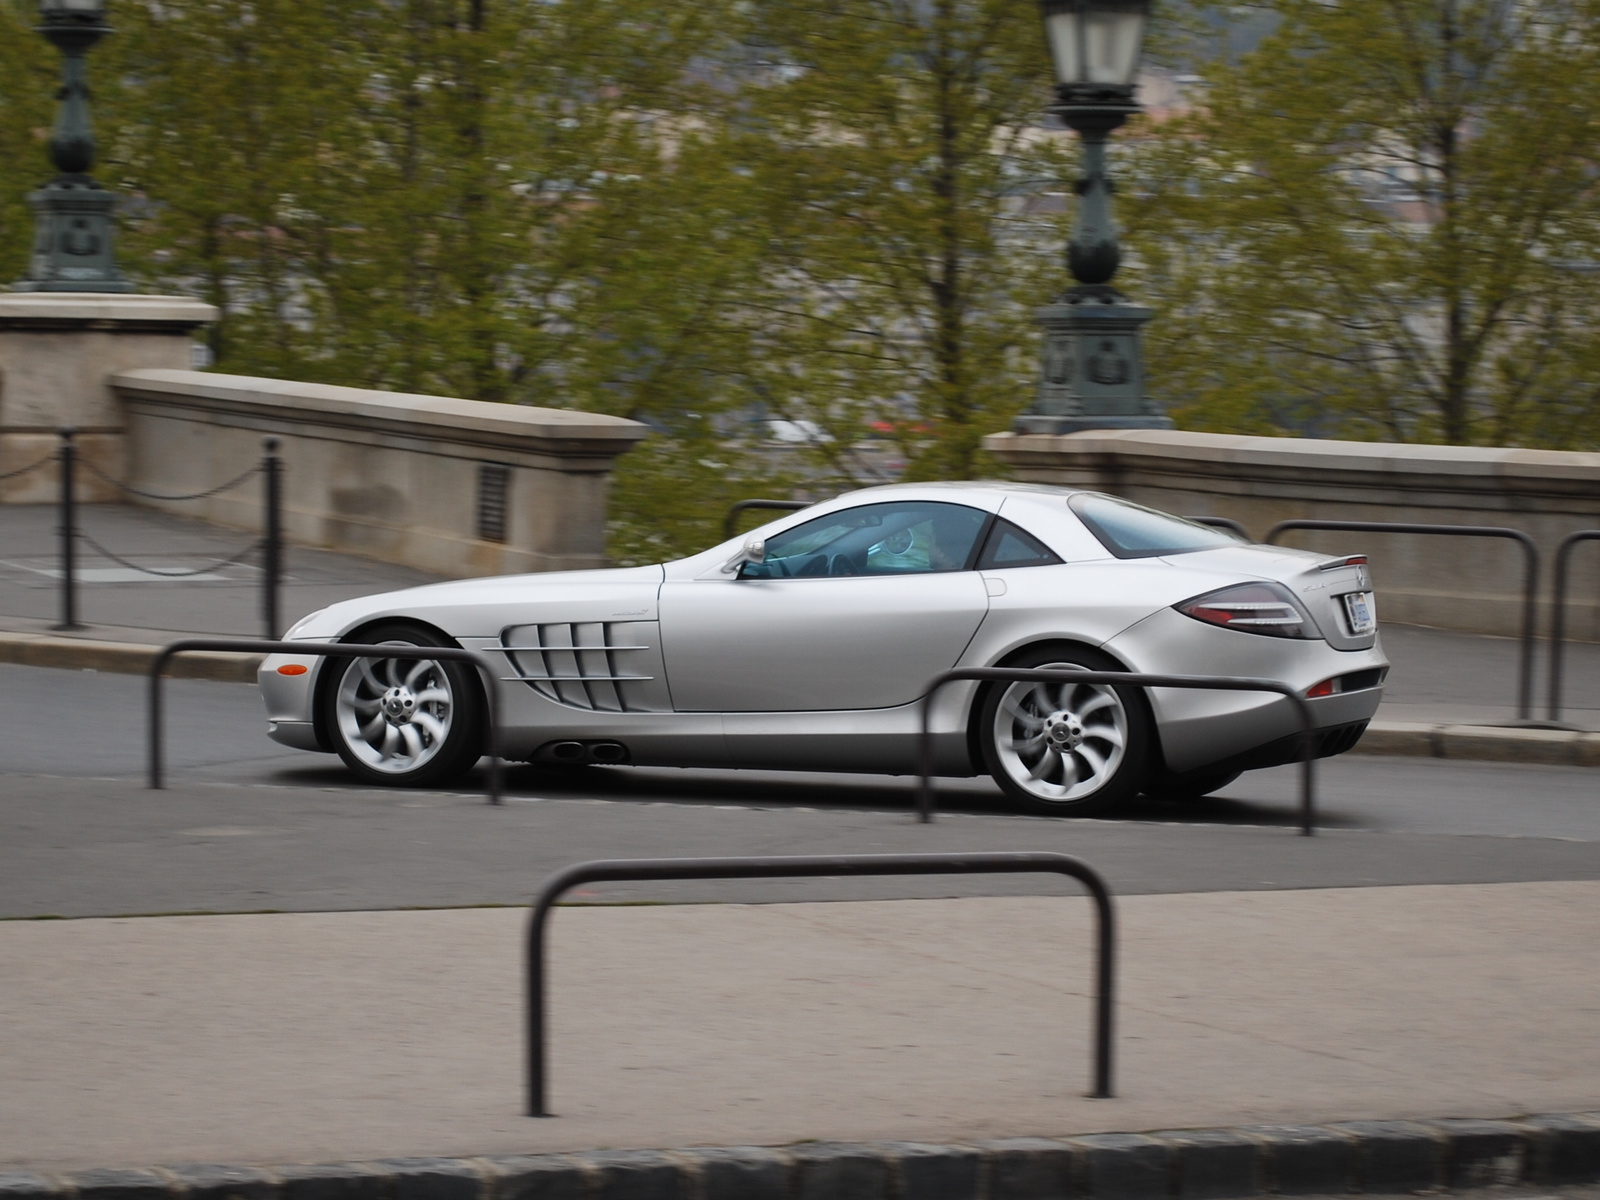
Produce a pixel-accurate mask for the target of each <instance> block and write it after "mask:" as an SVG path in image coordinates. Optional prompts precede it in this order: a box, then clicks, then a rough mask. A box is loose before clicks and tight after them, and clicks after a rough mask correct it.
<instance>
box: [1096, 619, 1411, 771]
mask: <svg viewBox="0 0 1600 1200" xmlns="http://www.w3.org/2000/svg"><path fill="white" fill-rule="evenodd" d="M1106 649H1107V650H1108V651H1110V652H1111V653H1113V654H1115V655H1116V656H1117V657H1118V658H1119V659H1121V660H1122V661H1123V662H1125V663H1128V664H1129V666H1130V667H1131V668H1132V669H1133V670H1136V671H1151V672H1158V673H1164V674H1165V673H1171V674H1179V675H1220V676H1234V677H1240V676H1243V677H1249V678H1257V679H1273V680H1279V681H1281V682H1283V683H1285V684H1287V685H1288V686H1289V687H1292V688H1294V689H1295V690H1296V691H1299V692H1300V693H1301V694H1302V695H1304V694H1305V692H1306V691H1307V690H1310V689H1311V688H1312V687H1313V686H1315V685H1317V684H1318V683H1320V682H1321V681H1323V680H1326V679H1337V680H1339V681H1340V687H1341V688H1343V687H1345V686H1348V687H1350V688H1351V689H1352V690H1350V691H1344V690H1340V691H1337V692H1335V693H1334V694H1333V695H1329V696H1319V697H1317V698H1316V699H1314V700H1308V701H1307V704H1308V705H1309V706H1310V709H1311V724H1312V728H1313V729H1314V730H1316V731H1317V734H1318V737H1319V746H1320V745H1321V742H1322V740H1326V742H1327V745H1328V747H1329V749H1327V750H1322V751H1319V756H1326V755H1329V754H1341V753H1343V752H1344V751H1345V750H1348V749H1349V748H1350V746H1352V745H1354V744H1355V741H1356V739H1357V738H1359V737H1360V730H1356V732H1354V733H1350V732H1348V731H1349V730H1351V729H1352V728H1353V727H1355V726H1360V728H1361V729H1365V727H1366V724H1367V722H1368V721H1370V720H1372V718H1373V716H1374V715H1375V714H1376V713H1377V711H1378V705H1379V703H1380V702H1381V701H1382V699H1383V687H1382V683H1381V680H1382V678H1383V676H1384V674H1385V673H1386V671H1387V669H1388V665H1389V664H1388V660H1387V659H1385V658H1384V656H1383V651H1382V649H1381V647H1379V646H1378V645H1373V646H1372V647H1371V648H1370V649H1364V650H1337V649H1334V648H1333V647H1332V646H1330V645H1329V644H1328V643H1327V642H1325V641H1321V640H1312V641H1299V640H1291V639H1288V638H1272V637H1263V636H1261V635H1259V634H1251V633H1240V632H1238V631H1236V630H1231V629H1219V628H1216V627H1213V626H1210V625H1206V624H1204V623H1203V622H1200V621H1195V620H1191V619H1190V618H1188V617H1185V616H1183V615H1182V614H1181V613H1179V612H1176V611H1175V610H1173V609H1165V610H1162V611H1161V612H1158V613H1156V614H1154V615H1152V616H1150V617H1148V618H1146V619H1145V620H1144V621H1141V622H1140V623H1139V624H1137V625H1135V626H1133V627H1132V628H1131V629H1128V630H1125V631H1124V632H1123V633H1121V634H1119V635H1118V636H1117V637H1116V638H1114V639H1112V641H1111V642H1109V643H1108V644H1107V646H1106ZM1147 695H1148V696H1149V700H1150V707H1151V710H1152V712H1153V715H1154V716H1155V719H1156V726H1157V728H1158V730H1159V731H1160V738H1161V752H1162V755H1163V758H1164V759H1165V766H1166V769H1167V770H1168V771H1169V772H1171V773H1172V774H1175V775H1181V774H1187V773H1189V772H1192V771H1200V770H1204V771H1207V772H1210V771H1212V770H1214V769H1215V770H1222V769H1224V768H1227V769H1238V770H1250V769H1254V768H1256V767H1260V766H1272V765H1276V764H1278V763H1283V762H1289V761H1292V760H1293V756H1294V755H1293V744H1292V743H1293V738H1294V736H1295V735H1296V734H1297V733H1298V732H1299V731H1300V727H1301V726H1300V711H1299V707H1298V706H1297V705H1296V704H1295V702H1294V701H1292V700H1290V699H1289V698H1288V697H1286V696H1281V695H1278V694H1276V693H1273V692H1234V691H1212V690H1209V689H1189V688H1184V689H1178V688H1150V689H1149V690H1148V692H1147ZM1286 741H1287V742H1288V743H1289V748H1288V750H1287V751H1285V749H1284V748H1283V743H1285V742H1286ZM1258 757H1259V761H1257V759H1258ZM1239 764H1248V765H1239Z"/></svg>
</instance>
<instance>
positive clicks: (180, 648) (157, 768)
mask: <svg viewBox="0 0 1600 1200" xmlns="http://www.w3.org/2000/svg"><path fill="white" fill-rule="evenodd" d="M192 650H234V651H239V652H241V653H245V654H304V655H316V656H317V657H320V658H399V659H409V660H411V661H413V662H422V661H426V660H434V661H446V662H464V663H471V664H472V665H473V666H475V667H477V668H478V673H479V674H480V675H482V676H483V679H484V684H485V686H484V703H485V704H486V705H487V706H488V709H489V746H488V753H489V786H488V789H487V791H488V800H489V803H490V804H499V803H500V796H501V793H502V792H503V790H504V786H503V785H504V779H503V775H504V765H503V763H502V762H501V759H500V750H501V741H500V715H501V714H502V713H503V712H504V711H505V706H504V703H503V701H504V695H503V694H502V692H501V690H500V678H499V676H497V675H496V674H495V668H494V664H493V663H491V662H490V661H489V660H488V659H487V658H485V657H484V656H483V655H482V654H480V653H479V652H478V651H476V650H463V649H461V648H460V647H458V646H401V645H386V646H367V645H362V644H360V643H352V642H271V641H264V640H258V639H254V638H184V639H183V640H182V641H177V642H173V643H172V644H171V645H169V646H165V647H163V648H162V650H161V653H159V654H157V655H156V657H155V660H154V661H153V662H152V663H151V664H150V787H151V788H154V789H158V790H159V789H160V788H162V787H164V786H165V784H164V783H163V780H162V724H163V721H162V690H161V681H162V679H163V678H164V677H165V672H166V669H167V663H168V662H169V661H170V660H171V659H172V658H173V656H174V655H178V654H185V653H188V652H189V651H192Z"/></svg>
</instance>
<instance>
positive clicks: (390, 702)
mask: <svg viewBox="0 0 1600 1200" xmlns="http://www.w3.org/2000/svg"><path fill="white" fill-rule="evenodd" d="M348 640H350V641H357V642H364V643H368V644H381V643H385V642H392V643H396V644H400V645H407V646H453V645H454V644H455V643H453V642H451V641H450V640H449V639H448V638H445V637H443V636H441V635H440V634H437V633H434V632H432V631H431V630H427V629H422V628H419V627H418V626H415V625H408V624H405V623H402V622H389V623H386V624H383V625H376V626H373V627H372V628H370V629H366V630H363V631H362V632H360V633H359V634H357V635H356V636H355V637H353V638H350V639H348ZM327 670H328V671H329V672H331V675H330V678H329V680H328V683H327V685H326V686H324V687H323V688H322V689H321V691H322V721H323V728H325V729H326V730H327V733H328V740H329V741H330V742H331V743H332V744H333V748H334V750H336V751H337V752H338V754H339V757H340V758H342V759H343V760H344V763H345V765H346V766H347V767H349V768H350V770H351V771H353V772H354V773H355V774H357V775H359V776H360V777H361V778H362V779H364V780H366V781H368V782H369V783H380V784H386V785H389V786H396V785H398V786H402V787H439V786H442V785H446V784H450V783H453V782H455V781H456V780H458V779H460V778H461V777H462V776H463V775H465V774H466V773H467V772H468V771H469V770H471V769H472V766H473V764H474V763H476V762H477V761H478V759H479V758H480V757H481V756H482V754H483V745H484V736H483V729H484V708H485V706H484V701H483V691H482V687H481V685H480V683H479V681H478V679H477V672H476V671H475V670H474V669H473V667H472V666H471V664H469V663H461V662H443V661H438V660H432V659H429V660H425V661H422V662H416V661H408V660H402V659H382V658H365V659H330V660H329V661H328V666H327Z"/></svg>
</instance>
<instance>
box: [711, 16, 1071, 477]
mask: <svg viewBox="0 0 1600 1200" xmlns="http://www.w3.org/2000/svg"><path fill="white" fill-rule="evenodd" d="M745 36H746V38H747V39H748V41H749V42H750V44H751V45H752V46H754V47H759V49H760V54H761V59H760V61H761V64H762V67H763V68H764V72H765V75H764V77H763V78H762V79H760V81H759V82H758V83H757V84H756V85H755V86H753V87H749V88H747V89H745V91H744V92H743V94H742V95H741V96H740V101H741V103H742V104H743V105H744V106H745V109H744V112H743V115H744V117H745V122H744V123H743V126H742V132H743V135H744V136H743V146H744V147H745V149H744V154H745V156H746V158H747V160H748V161H749V163H750V164H751V169H752V172H753V180H754V185H755V187H756V188H757V189H759V191H760V192H761V193H762V195H763V196H764V199H765V205H766V209H767V212H768V214H769V217H768V222H767V229H766V236H767V238H768V252H769V256H770V262H771V266H770V267H769V268H768V270H767V271H766V272H765V273H764V274H763V276H762V279H761V281H760V282H761V283H763V284H765V285H766V286H765V290H764V294H763V293H758V294H756V295H754V296H753V297H752V301H751V309H752V311H754V312H757V313H759V314H760V315H761V317H762V319H763V323H764V329H763V330H762V331H761V336H760V342H761V344H762V346H763V347H764V348H765V353H763V354H762V355H760V356H759V362H760V364H761V365H762V366H763V367H764V368H765V370H763V371H762V372H761V378H760V387H761V390H762V393H763V395H764V396H765V397H766V398H767V402H768V404H769V405H770V406H771V407H772V409H773V410H774V411H776V412H779V413H782V414H784V415H786V416H790V417H792V418H794V419H799V420H806V421H809V422H812V423H814V424H815V425H816V426H818V427H820V428H821V429H823V430H826V431H827V433H828V435H829V437H828V440H826V441H824V442H823V443H822V444H821V445H819V446H818V447H817V452H818V454H819V455H820V456H821V457H822V458H823V459H824V460H825V461H826V462H827V464H828V466H829V467H831V468H832V470H833V471H835V472H836V473H837V474H838V475H839V476H840V477H841V478H846V479H848V478H852V477H853V476H854V475H855V471H854V469H853V467H852V464H851V463H850V462H849V460H848V452H849V448H850V447H851V445H852V444H853V443H854V441H855V440H856V438H857V437H858V436H859V431H860V430H862V429H863V428H864V427H866V426H867V425H868V424H869V423H876V424H877V425H879V427H881V428H886V429H887V430H889V431H890V432H891V436H892V437H893V438H894V439H895V440H896V441H897V442H898V443H899V445H900V447H901V450H902V451H903V453H904V454H905V456H906V458H907V459H908V460H909V470H908V475H909V476H910V477H912V478H919V477H920V478H929V477H946V478H949V477H956V478H959V477H964V476H968V475H970V474H973V473H975V472H978V471H981V470H985V469H992V467H993V464H992V463H989V462H987V461H986V460H985V459H984V458H983V457H982V456H981V454H980V452H979V444H978V443H979V440H980V438H981V437H982V436H983V435H984V434H985V433H989V432H992V431H993V430H995V429H998V428H1003V427H1005V426H1006V425H1007V424H1009V422H1010V418H1011V417H1012V416H1013V415H1014V414H1015V413H1016V412H1017V411H1018V409H1019V408H1021V407H1022V406H1023V404H1025V403H1026V401H1027V400H1028V399H1029V398H1030V397H1029V389H1030V386H1031V382H1032V379H1033V377H1034V375H1035V373H1036V367H1035V356H1036V345H1037V340H1036V335H1035V330H1034V326H1033V321H1032V317H1031V310H1032V309H1033V307H1035V306H1037V305H1038V304H1041V303H1043V302H1045V301H1046V300H1047V299H1048V298H1049V297H1050V294H1051V292H1052V290H1059V287H1060V285H1061V284H1062V283H1063V282H1065V281H1064V279H1063V276H1064V272H1063V271H1062V270H1061V267H1060V265H1059V259H1057V258H1056V256H1055V255H1041V254H1040V252H1039V251H1040V247H1041V244H1050V243H1051V242H1054V243H1055V244H1059V242H1058V241H1057V240H1056V236H1055V231H1054V222H1053V221H1052V220H1049V219H1045V220H1041V219H1039V218H1036V217H1033V216H1031V215H1030V213H1029V211H1028V205H1029V201H1030V199H1031V198H1032V197H1033V196H1034V195H1035V194H1037V193H1039V192H1041V191H1046V190H1048V191H1058V190H1061V188H1062V186H1063V185H1062V178H1063V175H1064V173H1065V170H1066V162H1065V161H1064V155H1063V150H1062V146H1063V143H1064V141H1065V137H1064V136H1063V135H1052V134H1049V133H1047V132H1045V131H1043V130H1041V129H1039V128H1038V127H1037V125H1038V120H1039V118H1040V116H1041V115H1042V114H1041V112H1040V109H1041V106H1042V104H1043V103H1044V101H1045V100H1046V99H1048V97H1049V92H1050V89H1049V73H1048V63H1047V60H1046V57H1045V50H1044V42H1043V38H1042V36H1041V33H1040V29H1039V23H1038V16H1037V9H1036V8H1035V7H1034V6H1033V5H1032V4H1031V3H1030V2H1029V0H931V2H930V3H926V4H920V3H919V4H913V3H907V2H905V0H828V2H826V3H821V4H804V5H769V6H763V7H762V8H760V9H759V11H758V12H757V13H756V14H755V15H754V16H753V17H752V20H751V22H750V25H749V26H748V31H747V33H746V35H745ZM1046 239H1048V240H1046ZM1052 285H1054V288H1053V287H1052Z"/></svg>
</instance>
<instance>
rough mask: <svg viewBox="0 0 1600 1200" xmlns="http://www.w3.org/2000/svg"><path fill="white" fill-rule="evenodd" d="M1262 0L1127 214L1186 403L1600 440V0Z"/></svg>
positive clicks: (1426, 431)
mask: <svg viewBox="0 0 1600 1200" xmlns="http://www.w3.org/2000/svg"><path fill="white" fill-rule="evenodd" d="M1256 7H1257V8H1258V9H1261V8H1264V9H1268V10H1270V11H1271V13H1272V14H1273V15H1275V17H1276V27H1275V28H1274V29H1273V30H1272V32H1270V33H1269V34H1268V35H1267V36H1266V37H1265V38H1264V39H1262V40H1261V42H1260V43H1259V44H1258V45H1257V46H1256V47H1255V48H1254V49H1252V50H1250V51H1249V52H1247V53H1245V54H1243V55H1242V56H1240V57H1238V58H1237V59H1236V60H1235V61H1227V60H1224V59H1212V60H1210V61H1208V62H1204V63H1202V64H1196V65H1197V66H1198V68H1199V69H1200V70H1202V71H1203V72H1204V74H1205V76H1206V80H1207V85H1208V86H1207V87H1206V90H1205V93H1204V97H1203V101H1202V103H1201V105H1200V106H1199V107H1198V108H1197V109H1196V110H1195V111H1193V112H1192V113H1190V114H1189V115H1188V116H1187V117H1185V118H1183V119H1180V120H1175V121H1171V122H1168V123H1166V124H1163V125H1161V126H1160V127H1158V128H1155V129H1147V130H1146V131H1145V132H1146V136H1145V137H1143V138H1141V139H1138V143H1137V150H1136V153H1135V158H1136V160H1137V172H1138V176H1139V184H1138V186H1136V187H1134V188H1130V189H1129V190H1130V191H1133V192H1135V193H1136V195H1135V196H1134V197H1132V202H1131V203H1130V204H1127V205H1125V206H1124V210H1123V211H1124V213H1125V214H1127V215H1128V219H1129V225H1130V236H1129V240H1130V242H1131V244H1132V245H1133V247H1134V248H1135V251H1136V260H1137V261H1136V262H1135V264H1134V269H1133V270H1132V271H1131V272H1130V275H1131V276H1132V281H1131V286H1132V287H1134V288H1136V289H1139V290H1140V294H1141V296H1142V297H1148V298H1151V299H1153V300H1154V301H1155V304H1156V307H1157V308H1158V312H1159V315H1158V318H1157V319H1156V320H1155V321H1154V322H1152V325H1151V329H1150V357H1151V374H1152V377H1153V378H1154V380H1155V381H1156V385H1157V387H1158V388H1159V389H1160V391H1161V393H1162V395H1163V397H1164V398H1165V399H1166V400H1167V401H1168V402H1169V404H1171V405H1172V407H1173V410H1174V415H1175V416H1176V417H1177V418H1178V420H1179V422H1180V423H1181V424H1185V425H1187V426H1189V427H1191V428H1203V429H1217V430H1254V431H1261V432H1269V431H1281V430H1292V431H1297V432H1317V433H1321V434H1324V435H1334V436H1355V437H1361V438H1377V439H1390V440H1398V441H1406V440H1420V441H1444V442H1456V443H1468V442H1491V443H1498V444H1505V443H1519V442H1521V443H1528V444H1539V445H1548V446H1568V447H1572V446H1592V445H1595V444H1600V403H1597V389H1596V387H1595V385H1594V384H1593V383H1587V384H1586V383H1584V382H1583V381H1584V379H1585V377H1586V376H1587V377H1588V378H1590V379H1592V378H1593V376H1592V374H1590V372H1592V370H1593V368H1594V367H1595V366H1596V365H1597V363H1600V346H1597V344H1596V337H1595V334H1594V332H1593V331H1592V330H1591V328H1590V321H1589V314H1590V313H1592V312H1593V311H1594V308H1595V303H1596V301H1600V286H1597V285H1600V276H1597V275H1596V274H1595V273H1594V268H1593V267H1592V266H1591V265H1590V264H1593V263H1594V262H1595V260H1596V259H1597V258H1600V203H1597V197H1596V192H1595V181H1596V166H1597V161H1596V154H1597V148H1600V25H1597V20H1600V5H1596V4H1595V3H1593V2H1592V0H1541V2H1540V3H1537V4H1525V3H1520V2H1517V0H1373V2H1371V3H1362V4H1344V3H1326V2H1325V0H1267V2H1266V3H1263V4H1262V5H1258V6H1256ZM1205 11H1206V10H1205V9H1204V8H1202V9H1201V13H1202V16H1203V15H1205Z"/></svg>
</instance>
